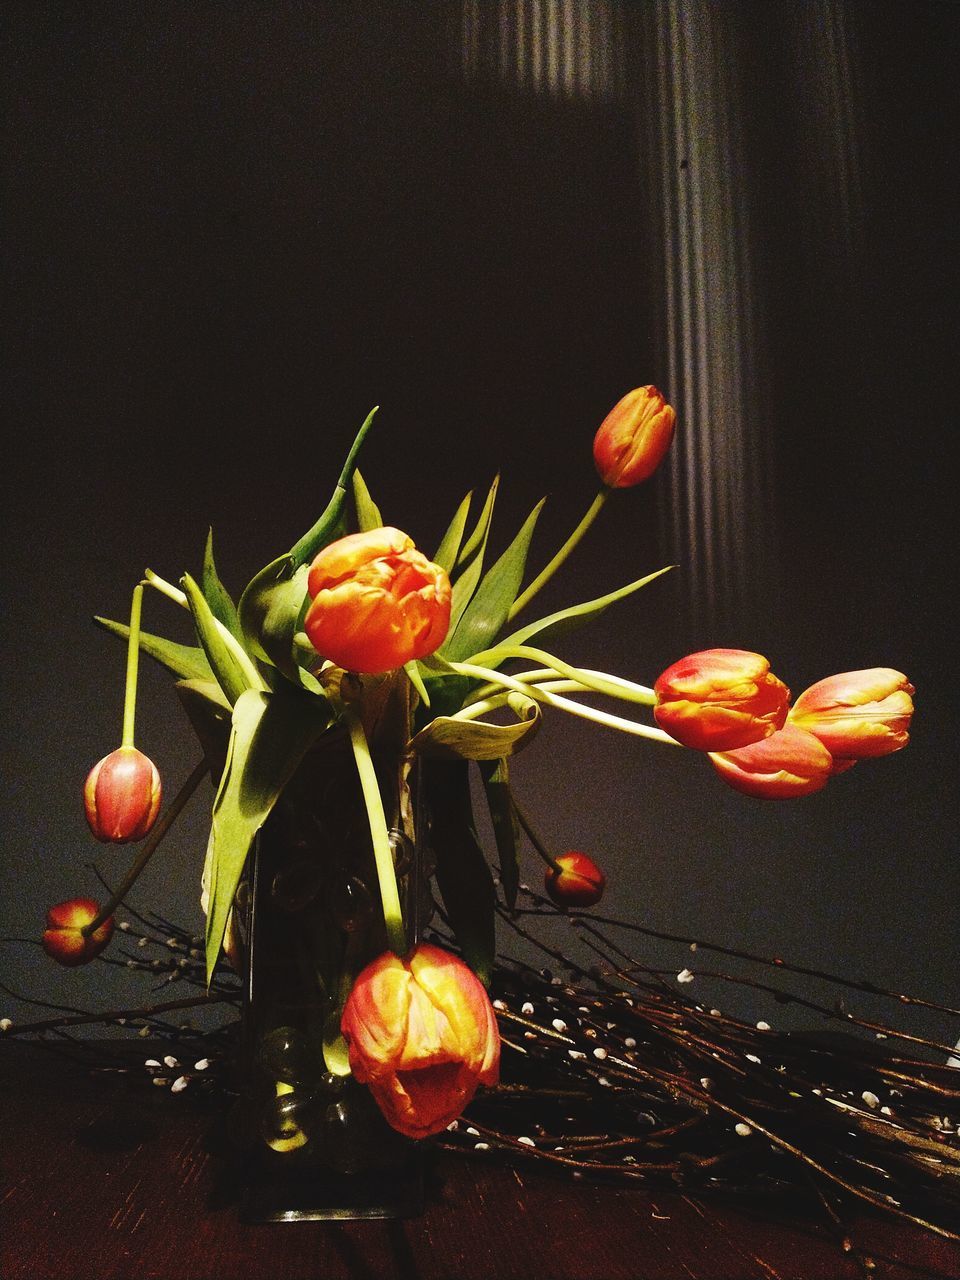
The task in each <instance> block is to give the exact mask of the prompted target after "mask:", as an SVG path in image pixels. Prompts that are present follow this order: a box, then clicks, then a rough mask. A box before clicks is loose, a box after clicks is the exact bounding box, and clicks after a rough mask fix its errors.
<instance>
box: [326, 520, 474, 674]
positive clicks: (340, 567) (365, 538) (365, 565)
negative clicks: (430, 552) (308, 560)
mask: <svg viewBox="0 0 960 1280" xmlns="http://www.w3.org/2000/svg"><path fill="white" fill-rule="evenodd" d="M307 590H308V592H309V594H310V597H311V600H312V603H311V605H310V607H309V609H308V610H307V614H306V617H305V618H304V623H303V626H304V630H305V631H306V633H307V636H308V637H309V639H310V643H311V644H312V645H313V647H314V648H315V649H316V650H317V652H318V653H320V654H322V655H323V657H325V658H329V659H330V661H331V662H333V663H335V664H336V665H337V666H338V667H343V668H345V669H346V670H348V671H361V672H369V673H372V672H379V671H390V670H392V669H393V668H394V667H402V666H403V665H404V663H405V662H409V661H410V660H411V658H422V657H425V656H426V655H427V654H428V653H433V651H434V650H435V649H437V648H439V646H440V645H441V644H442V643H443V640H444V638H445V636H446V634H447V628H448V627H449V625H450V595H451V592H450V580H449V578H448V577H447V575H446V572H445V571H444V570H443V569H442V568H441V567H440V566H439V565H436V564H433V563H432V562H431V561H430V560H428V559H427V558H426V556H424V555H423V554H422V553H421V552H420V551H417V549H416V547H415V546H414V544H413V542H412V540H411V539H410V538H409V537H408V536H407V534H405V533H401V531H400V530H399V529H392V528H383V529H371V530H369V531H367V532H365V533H352V534H348V535H347V537H345V538H340V539H339V540H338V541H337V542H332V543H331V544H330V545H329V546H327V547H324V549H323V550H322V551H321V552H320V553H319V554H318V555H317V556H316V557H315V558H314V560H313V563H312V564H311V566H310V571H309V574H308V576H307Z"/></svg>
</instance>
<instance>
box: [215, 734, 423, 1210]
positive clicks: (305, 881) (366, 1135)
mask: <svg viewBox="0 0 960 1280" xmlns="http://www.w3.org/2000/svg"><path fill="white" fill-rule="evenodd" d="M400 741H401V739H398V740H397V742H400ZM372 745H373V747H374V751H373V756H374V763H375V765H376V767H377V774H378V781H379V783H380V790H381V795H382V796H383V799H384V808H385V811H386V815H387V821H388V824H389V825H390V829H391V830H390V834H391V844H392V846H393V850H394V863H395V867H396V871H397V875H398V882H399V886H400V891H401V902H402V903H403V906H404V920H405V923H406V926H407V934H408V940H409V942H410V943H411V945H412V944H413V943H415V942H416V941H417V939H418V936H419V933H420V929H421V925H422V921H423V917H424V914H425V910H426V902H427V900H428V898H427V893H426V883H425V882H426V879H427V877H426V874H425V868H424V866H423V856H422V849H421V847H420V844H419V842H418V840H417V832H416V822H415V813H416V804H415V802H414V801H415V795H414V790H415V775H411V774H410V773H409V765H407V764H405V763H404V761H403V758H402V754H401V751H400V750H398V749H397V744H396V743H394V744H391V742H390V740H389V738H388V739H387V742H386V746H385V747H384V744H383V743H381V744H380V749H379V750H378V749H377V743H376V740H375V739H374V740H373V741H372ZM411 784H413V786H411ZM246 899H247V900H246V904H245V907H244V910H243V913H242V914H243V917H244V919H245V926H244V928H243V934H244V935H245V936H244V951H245V970H246V982H245V1001H244V1019H243V1048H242V1066H241V1087H240V1092H241V1103H240V1109H241V1115H242V1117H243V1120H242V1128H243V1146H244V1179H243V1181H244V1191H243V1195H242V1199H241V1206H240V1213H241V1217H242V1219H243V1220H244V1221H246V1222H294V1221H309V1220H318V1219H319V1220H323V1219H350V1218H398V1217H410V1216H413V1215H416V1214H417V1213H419V1212H420V1211H421V1209H422V1202H423V1174H422V1155H421V1148H420V1147H419V1145H418V1144H417V1143H416V1142H413V1141H412V1140H410V1139H407V1138H404V1137H403V1136H401V1135H400V1134H399V1133H397V1132H396V1131H395V1130H394V1129H392V1128H391V1127H390V1126H389V1125H388V1124H387V1122H386V1121H385V1120H384V1118H383V1116H382V1115H381V1113H380V1111H379V1109H378V1107H377V1105H376V1103H375V1102H374V1100H373V1098H372V1096H371V1095H370V1093H369V1090H368V1089H367V1088H366V1086H365V1085H361V1084H358V1083H357V1081H355V1080H354V1079H353V1077H352V1076H351V1075H350V1073H349V1064H348V1062H347V1056H346V1046H345V1044H344V1042H343V1039H342V1037H341V1036H340V1030H339V1027H340V1014H341V1010H342V1006H343V1001H344V999H345V998H346V995H347V994H348V992H349V990H350V986H351V983H352V981H353V978H354V977H355V976H356V974H357V973H358V972H359V971H360V969H362V968H363V966H364V965H365V964H366V963H367V962H368V961H370V960H372V959H374V958H375V957H376V956H377V955H379V954H381V953H382V952H383V951H384V950H385V949H386V946H387V942H386V934H385V929H384V924H383V915H382V911H381V907H380V899H379V889H378V882H377V876H376V870H375V865H374V859H373V849H372V843H371V838H370V829H369V823H368V819H367V814H366V809H365V806H364V802H363V795H362V791H361V788H360V784H359V779H358V775H357V770H356V765H355V762H354V760H353V755H352V752H351V749H350V745H349V741H348V739H347V737H346V735H345V734H341V733H334V734H332V735H329V741H327V740H326V739H325V740H324V742H323V744H322V745H321V747H319V748H318V749H317V750H315V751H314V752H313V753H312V754H311V756H310V757H309V758H308V759H307V760H306V761H305V762H304V764H303V766H301V768H300V770H299V771H298V773H297V775H296V776H295V778H294V779H293V781H292V783H291V784H290V785H289V786H288V787H287V788H286V790H285V792H284V794H283V796H282V797H281V799H280V801H279V802H278V804H277V806H276V808H275V809H274V812H273V813H272V814H271V816H270V818H269V820H268V821H267V823H266V824H265V825H264V827H263V829H262V831H261V832H260V835H259V837H258V840H257V843H256V846H255V849H254V851H253V854H252V857H251V860H250V868H249V871H248V881H247V894H246ZM241 905H243V899H242V897H241Z"/></svg>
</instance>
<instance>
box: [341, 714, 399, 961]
mask: <svg viewBox="0 0 960 1280" xmlns="http://www.w3.org/2000/svg"><path fill="white" fill-rule="evenodd" d="M346 720H347V724H348V726H349V729H350V745H351V746H352V747H353V756H354V759H355V760H356V762H357V773H358V774H359V775H360V786H361V788H362V790H363V801H364V804H365V805H366V807H367V820H368V822H369V823H370V838H371V840H372V841H373V857H374V861H375V863H376V867H377V880H378V881H379V883H380V901H381V903H382V905H383V922H384V924H385V925H386V927H387V943H388V945H389V947H390V950H391V951H393V952H395V953H396V955H398V956H400V957H401V958H402V957H403V956H405V955H406V953H407V935H406V931H405V930H404V927H403V915H402V913H401V910H400V893H399V891H398V889H397V875H396V872H395V871H394V868H393V853H392V851H391V849H390V836H389V833H388V831H387V819H386V815H385V814H384V812H383V797H382V796H381V795H380V786H379V784H378V782H377V773H376V770H375V769H374V767H373V760H372V758H371V756H370V744H369V743H368V742H367V735H366V734H365V733H364V731H363V724H362V723H361V721H360V717H359V715H358V714H357V713H356V711H355V710H354V709H353V708H352V707H351V708H348V709H347V712H346Z"/></svg>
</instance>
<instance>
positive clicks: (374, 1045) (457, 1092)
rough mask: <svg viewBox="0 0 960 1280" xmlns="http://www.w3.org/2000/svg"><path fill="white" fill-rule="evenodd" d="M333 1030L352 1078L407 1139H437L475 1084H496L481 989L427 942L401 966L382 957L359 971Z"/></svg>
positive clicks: (494, 1037)
mask: <svg viewBox="0 0 960 1280" xmlns="http://www.w3.org/2000/svg"><path fill="white" fill-rule="evenodd" d="M340 1028H341V1031H342V1032H343V1035H344V1038H345V1040H346V1041H347V1045H348V1049H349V1056H350V1069H351V1071H352V1072H353V1075H354V1077H355V1078H356V1079H357V1080H359V1081H360V1082H361V1083H362V1084H366V1085H368V1086H369V1088H370V1092H371V1093H372V1094H373V1097H374V1098H375V1100H376V1102H377V1104H378V1106H379V1107H380V1110H381V1111H382V1112H383V1114H384V1116H385V1117H386V1119H387V1121H388V1122H389V1123H390V1124H391V1125H392V1126H393V1128H394V1129H396V1130H398V1131H399V1132H400V1133H403V1134H405V1135H406V1136H407V1137H410V1138H425V1137H427V1136H428V1135H429V1134H432V1133H440V1132H441V1131H442V1130H443V1129H445V1128H446V1127H447V1125H448V1124H449V1123H450V1121H451V1120H455V1119H456V1118H457V1116H459V1115H460V1113H461V1112H462V1111H463V1109H464V1107H465V1106H466V1105H467V1103H468V1102H469V1101H470V1099H471V1098H472V1097H473V1095H474V1093H475V1092H476V1089H477V1087H478V1085H480V1084H486V1085H491V1084H496V1082H497V1079H498V1078H499V1069H500V1034H499V1031H498V1030H497V1022H496V1018H495V1016H494V1012H493V1009H492V1007H491V1005H490V1000H489V998H488V997H487V993H486V991H485V990H484V988H483V984H482V983H481V982H480V980H479V978H477V976H476V975H475V974H474V973H473V971H472V970H471V969H469V968H468V967H467V965H465V964H464V963H463V961H462V960H460V959H458V958H457V957H456V956H454V955H451V954H450V952H448V951H442V950H441V949H440V948H439V947H434V946H431V945H430V944H429V943H421V944H420V945H419V946H418V947H415V948H414V950H413V951H412V952H411V953H410V954H409V955H408V956H407V958H406V959H404V960H401V959H400V958H399V957H398V956H397V955H395V954H394V953H393V952H392V951H387V952H385V953H384V954H383V955H382V956H380V957H378V959H376V960H374V961H372V963H370V964H369V965H367V967H366V968H365V969H364V970H362V972H361V973H360V974H359V976H358V977H357V979H356V981H355V982H354V984H353V988H352V989H351V991H350V995H349V997H348V999H347V1002H346V1005H345V1006H344V1010H343V1017H342V1019H341V1023H340Z"/></svg>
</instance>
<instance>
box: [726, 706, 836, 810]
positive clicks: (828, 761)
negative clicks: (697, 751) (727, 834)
mask: <svg viewBox="0 0 960 1280" xmlns="http://www.w3.org/2000/svg"><path fill="white" fill-rule="evenodd" d="M710 761H711V763H712V764H713V767H714V768H715V769H716V771H717V773H718V774H719V775H720V777H721V778H722V779H723V780H724V782H725V783H727V785H728V786H731V787H733V789H734V791H741V792H743V794H744V795H745V796H756V797H758V798H759V799H761V800H787V799H790V798H791V797H792V796H808V795H812V793H813V792H814V791H819V790H820V789H821V788H822V787H825V786H826V785H827V782H828V781H829V780H830V776H831V774H832V773H833V757H832V756H831V754H830V752H829V751H828V750H827V749H826V747H825V746H824V745H823V743H822V742H820V741H819V739H817V738H815V737H814V736H813V734H812V733H807V731H806V730H805V729H798V728H796V727H795V726H794V725H790V724H788V725H786V726H785V727H784V728H783V729H780V730H778V731H777V732H776V733H773V734H771V735H770V737H769V738H764V739H763V740H762V741H760V742H753V743H751V744H750V746H748V747H741V748H740V749H739V750H738V751H723V752H711V753H710Z"/></svg>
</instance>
